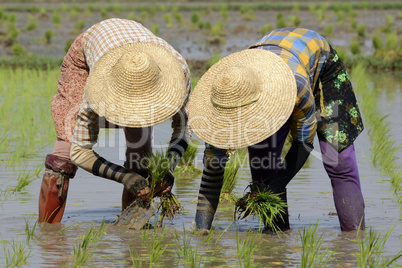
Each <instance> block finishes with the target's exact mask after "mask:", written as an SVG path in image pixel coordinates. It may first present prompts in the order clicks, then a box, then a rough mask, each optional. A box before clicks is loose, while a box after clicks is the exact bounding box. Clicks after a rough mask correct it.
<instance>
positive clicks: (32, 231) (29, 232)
mask: <svg viewBox="0 0 402 268" xmlns="http://www.w3.org/2000/svg"><path fill="white" fill-rule="evenodd" d="M32 219H33V217H32V218H31V219H30V220H29V221H28V220H27V219H25V234H26V235H27V243H29V242H30V241H31V240H32V239H33V238H34V236H35V231H36V225H37V224H38V221H37V220H36V221H35V223H34V225H33V226H32V227H30V225H31V221H32Z"/></svg>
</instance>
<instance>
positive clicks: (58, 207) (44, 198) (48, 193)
mask: <svg viewBox="0 0 402 268" xmlns="http://www.w3.org/2000/svg"><path fill="white" fill-rule="evenodd" d="M70 147H71V143H70V142H67V141H64V140H61V139H57V141H56V144H55V146H54V149H53V152H52V153H51V154H48V155H47V156H46V161H45V167H46V170H45V173H44V175H43V179H42V184H41V189H40V193H39V218H38V222H49V223H58V222H60V221H61V219H62V217H63V214H64V209H65V207H66V202H67V193H68V186H69V179H71V178H73V177H74V175H75V172H76V171H77V167H76V166H75V165H74V164H73V163H72V162H71V160H70Z"/></svg>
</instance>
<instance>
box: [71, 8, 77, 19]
mask: <svg viewBox="0 0 402 268" xmlns="http://www.w3.org/2000/svg"><path fill="white" fill-rule="evenodd" d="M70 18H71V19H73V20H76V19H77V18H78V11H77V10H75V9H71V10H70Z"/></svg>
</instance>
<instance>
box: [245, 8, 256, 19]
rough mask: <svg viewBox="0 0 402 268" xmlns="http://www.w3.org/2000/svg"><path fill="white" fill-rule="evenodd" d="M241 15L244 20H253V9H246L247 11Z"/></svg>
mask: <svg viewBox="0 0 402 268" xmlns="http://www.w3.org/2000/svg"><path fill="white" fill-rule="evenodd" d="M242 17H243V19H244V20H245V21H253V20H255V15H254V11H253V10H252V9H249V10H248V11H247V13H245V14H243V15H242Z"/></svg>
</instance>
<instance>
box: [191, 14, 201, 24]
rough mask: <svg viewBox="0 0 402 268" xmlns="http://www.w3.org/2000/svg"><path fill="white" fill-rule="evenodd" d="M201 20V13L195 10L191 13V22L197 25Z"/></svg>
mask: <svg viewBox="0 0 402 268" xmlns="http://www.w3.org/2000/svg"><path fill="white" fill-rule="evenodd" d="M199 21H200V14H199V13H197V12H193V13H192V14H191V23H192V24H194V25H196V24H198V22H199Z"/></svg>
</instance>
